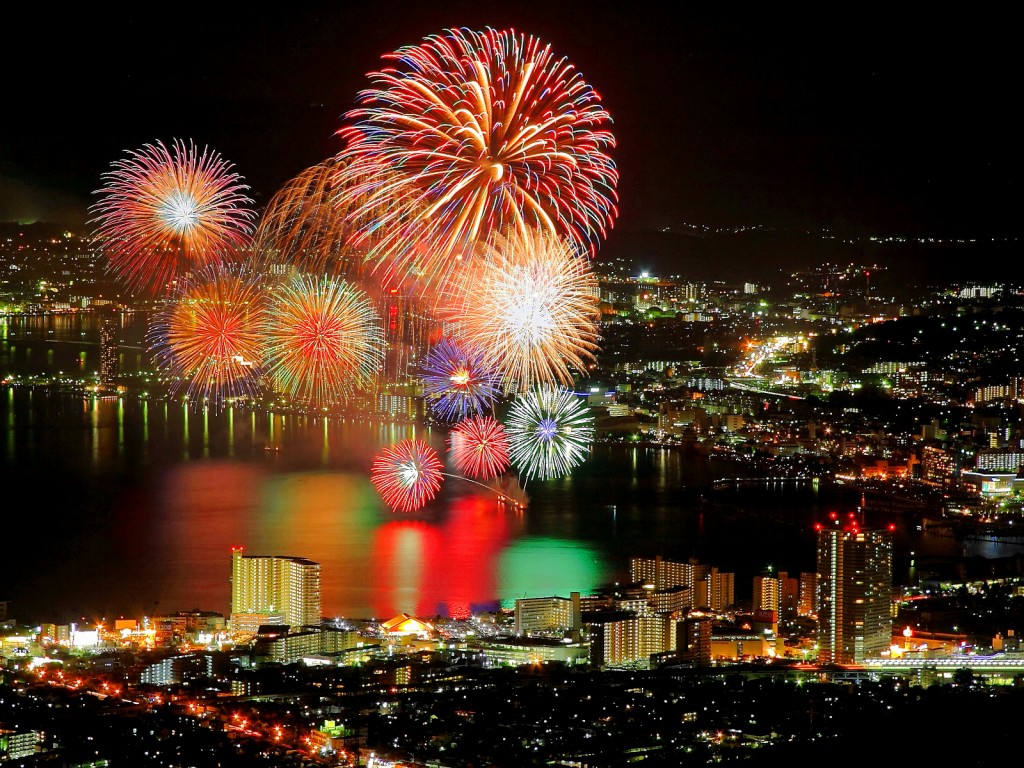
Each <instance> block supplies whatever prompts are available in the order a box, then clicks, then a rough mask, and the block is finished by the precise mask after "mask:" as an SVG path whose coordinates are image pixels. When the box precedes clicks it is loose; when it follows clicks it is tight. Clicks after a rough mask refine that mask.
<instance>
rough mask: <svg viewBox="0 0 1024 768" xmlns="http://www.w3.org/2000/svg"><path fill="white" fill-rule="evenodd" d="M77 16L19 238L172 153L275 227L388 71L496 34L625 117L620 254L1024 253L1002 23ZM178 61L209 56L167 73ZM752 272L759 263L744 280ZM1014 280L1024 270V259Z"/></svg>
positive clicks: (20, 160) (0, 186) (592, 11)
mask: <svg viewBox="0 0 1024 768" xmlns="http://www.w3.org/2000/svg"><path fill="white" fill-rule="evenodd" d="M69 13H70V14H71V16H68V17H65V18H67V22H66V23H65V24H63V25H60V24H58V25H54V28H53V29H47V26H46V25H47V22H46V20H44V19H43V18H41V17H40V16H39V15H38V14H39V12H38V11H37V10H19V11H15V18H14V20H13V21H12V25H11V28H12V29H13V28H18V29H21V30H31V31H35V32H37V33H38V34H39V36H40V38H41V39H42V40H45V47H44V48H43V49H42V50H45V55H46V56H47V57H48V59H49V60H50V61H51V62H52V66H55V67H56V68H57V69H58V71H60V73H61V76H60V78H58V79H56V80H54V79H51V78H49V77H48V76H46V75H44V72H47V71H49V70H47V69H46V68H41V67H40V68H37V67H32V66H25V63H24V62H26V61H32V60H34V58H33V57H34V56H39V55H40V52H39V49H34V50H30V49H28V47H27V46H26V47H25V48H22V47H21V45H20V41H19V42H16V43H15V45H14V46H12V47H11V48H9V49H8V50H7V54H8V55H10V56H11V57H12V62H11V67H10V69H11V71H18V72H19V73H20V77H21V79H20V81H19V83H18V89H17V92H16V97H15V98H16V99H17V101H18V103H19V110H18V112H17V116H16V119H13V120H9V121H7V122H6V124H5V125H4V126H3V128H2V129H0V130H2V134H0V135H2V136H3V138H4V140H3V141H2V142H0V146H2V147H3V150H0V152H2V154H0V220H9V219H20V218H65V219H79V220H81V219H83V218H84V214H85V208H86V206H87V205H88V204H89V203H91V202H92V199H91V195H92V193H93V191H94V190H96V189H97V188H98V187H99V185H100V174H101V173H102V172H103V171H105V170H106V169H107V168H108V167H109V165H110V163H112V162H113V161H114V160H116V159H117V158H119V157H121V156H122V153H123V152H124V151H125V150H127V149H131V148H133V147H138V146H141V145H142V144H143V143H146V142H152V141H155V140H163V141H170V140H171V139H172V138H182V139H193V140H195V141H196V142H197V143H199V144H200V145H206V146H209V147H210V148H211V149H213V150H216V151H219V152H220V153H222V155H223V156H224V157H225V159H227V160H228V161H230V162H232V163H234V164H235V169H236V170H237V171H238V173H239V174H241V175H242V177H243V178H244V179H245V180H246V181H247V183H249V184H250V185H251V188H252V195H253V197H254V200H255V201H256V204H257V206H262V205H264V204H266V202H267V201H268V200H269V198H270V196H271V195H272V194H273V193H274V192H275V191H276V190H277V189H278V188H279V187H280V186H281V185H282V184H283V183H284V182H286V181H288V180H289V179H290V178H292V177H294V176H295V175H297V174H298V173H300V172H302V171H303V170H305V169H306V168H307V167H309V166H311V165H313V164H316V163H318V162H320V161H322V160H324V159H326V158H327V157H329V156H331V155H332V154H334V153H336V152H337V151H339V150H340V149H341V148H342V145H341V142H340V139H339V138H338V137H337V136H336V135H335V133H336V131H337V130H339V129H340V128H341V127H342V124H343V120H342V116H343V114H344V113H345V112H346V111H347V110H349V109H351V108H352V107H353V106H354V105H355V100H356V97H357V93H358V92H359V90H360V89H361V88H365V87H367V85H368V82H369V81H368V79H367V77H366V73H367V72H369V71H370V70H372V69H376V68H378V67H380V66H381V65H382V63H383V61H382V59H381V57H382V56H383V55H384V54H385V53H388V52H389V51H392V50H394V49H396V48H397V47H399V46H402V45H414V44H417V43H419V42H420V41H421V39H422V38H423V37H424V36H426V35H429V34H434V33H439V32H441V31H442V30H443V29H445V28H449V27H459V26H467V27H470V28H482V27H484V26H493V27H495V28H499V29H500V28H506V27H511V28H514V29H516V30H517V31H522V32H524V33H527V34H535V35H538V36H539V37H540V38H541V39H542V40H544V41H545V42H548V43H550V44H551V46H552V50H553V51H554V53H555V54H556V55H559V56H562V55H564V56H566V57H567V58H568V60H569V61H571V62H572V63H573V64H574V65H575V66H576V67H577V68H578V70H579V72H580V73H581V74H582V75H583V76H584V77H585V78H586V79H587V80H588V82H590V83H591V84H593V86H594V87H595V88H596V89H597V91H598V92H599V93H600V94H601V97H602V99H603V101H604V103H605V104H606V106H607V107H608V109H609V112H610V114H611V116H612V119H613V121H614V126H613V130H614V132H615V135H616V140H617V141H616V147H615V148H614V149H613V150H612V157H613V159H614V160H615V162H616V164H617V166H618V169H619V172H620V175H621V182H620V185H619V189H618V192H619V198H620V199H619V210H620V214H619V217H618V221H617V222H616V223H615V226H614V227H613V229H612V231H611V232H610V234H609V237H608V241H607V242H606V243H605V244H603V246H602V248H601V249H600V250H601V252H602V253H604V254H607V255H615V254H621V253H622V252H623V251H628V250H629V249H630V248H632V246H633V243H635V242H636V239H635V238H636V237H638V236H639V235H641V234H643V233H658V232H663V231H665V230H666V229H667V230H668V231H670V232H678V231H680V230H683V231H684V232H685V228H686V225H687V224H690V225H699V226H707V227H712V228H714V227H741V226H762V227H773V228H778V229H792V228H808V227H810V228H813V229H817V230H825V229H829V230H831V231H839V232H852V233H856V234H861V235H872V236H883V237H884V236H915V235H922V234H923V235H926V236H931V237H940V238H941V237H961V238H988V237H999V238H1006V237H1010V238H1014V237H1016V236H1017V234H1018V232H1017V222H1016V217H1015V214H1014V209H1013V203H1012V200H1013V198H1014V195H1013V191H1014V190H1015V189H1016V187H1015V184H1017V177H1018V174H1019V170H1020V169H1019V164H1020V155H1019V150H1017V148H1016V145H1015V143H1013V142H1012V139H1011V138H1010V126H1011V125H1012V121H1011V120H1010V119H1009V114H1008V111H1009V109H1010V103H1009V102H1010V100H1009V99H1008V98H1007V97H1006V96H1005V95H1004V94H1005V93H1008V92H1009V91H1008V90H1006V85H1007V81H1008V78H1009V77H1010V73H1011V72H1012V69H1013V68H1012V66H1010V65H1009V61H1008V57H1009V52H1008V51H1009V50H1010V46H1008V45H1006V46H1003V45H1000V42H999V35H1000V34H1008V32H1007V31H1006V29H1005V26H1004V27H1003V28H1002V29H1000V28H999V25H992V24H990V22H989V20H988V19H986V18H982V17H980V14H978V15H977V16H971V15H968V17H967V18H966V19H957V20H956V21H955V22H954V21H953V20H943V19H930V20H923V19H921V18H919V17H917V16H914V15H911V14H909V13H908V14H906V15H899V14H897V15H896V16H895V17H893V16H892V14H891V13H890V12H887V14H886V18H885V21H884V26H883V25H882V23H881V22H879V20H878V19H877V18H876V17H874V16H873V15H872V14H871V13H870V9H868V10H867V11H865V12H863V13H862V14H860V15H857V16H855V17H854V18H849V19H844V20H843V23H842V25H838V27H837V26H835V25H828V26H825V25H819V24H818V23H817V22H816V20H813V19H809V18H806V17H802V16H799V15H797V14H792V15H790V16H788V17H787V16H786V15H785V14H771V13H767V12H765V13H762V14H760V15H759V14H754V15H749V14H745V15H742V16H738V17H732V16H730V17H729V18H726V17H724V16H723V15H722V14H714V13H706V14H700V13H695V12H686V13H683V14H682V15H681V16H676V15H670V14H666V13H665V12H662V11H660V10H656V9H655V8H653V7H652V6H646V7H641V8H640V9H630V10H629V11H628V12H627V11H625V10H624V9H618V8H617V7H616V6H614V5H613V4H606V3H595V4H591V5H590V6H588V7H584V8H581V7H579V6H568V5H557V4H556V5H551V4H544V5H537V6H533V5H531V4H527V5H521V6H517V8H516V9H514V10H511V9H509V10H505V9H498V10H495V9H482V8H480V7H478V6H476V5H472V4H468V3H467V4H459V3H455V4H448V5H446V6H444V7H441V8H437V9H433V10H427V9H422V8H416V9H408V11H407V12H406V13H403V14H402V15H401V20H400V21H396V20H395V19H393V18H387V19H383V18H381V17H379V16H377V15H376V13H375V12H374V11H371V10H369V9H368V8H366V7H364V6H361V5H357V4H346V3H342V4H330V5H328V4H312V5H306V6H304V7H303V8H302V9H300V10H298V11H297V12H296V13H294V14H293V15H291V16H285V17H283V18H279V17H275V18H274V19H273V20H272V21H271V20H270V18H269V17H253V18H250V17H243V16H241V15H238V14H235V13H233V12H231V10H230V9H228V8H226V7H218V6H215V7H214V8H212V9H209V10H208V11H207V12H206V13H204V15H203V17H202V19H201V20H197V21H195V22H194V23H192V26H190V27H188V28H187V30H184V31H183V29H182V28H180V27H179V26H177V25H174V24H167V23H166V22H165V21H164V20H162V19H157V18H149V17H146V16H144V15H130V14H129V15H119V14H117V13H114V12H111V11H104V10H102V9H89V10H88V11H81V12H77V11H71V12H69ZM137 13H141V12H137ZM993 27H995V28H993ZM44 31H45V34H44ZM24 37H25V39H34V37H33V36H32V35H30V34H27V35H25V36H24ZM183 38H184V40H185V42H182V39H183ZM954 39H955V40H956V41H957V43H958V44H959V45H958V46H957V47H956V48H955V49H954V48H952V47H949V48H948V49H947V47H946V46H945V45H944V42H945V41H947V40H954ZM176 48H181V49H184V50H185V51H187V52H186V53H179V52H175V53H174V54H169V53H167V52H168V51H172V50H176ZM16 65H17V66H16ZM69 119H70V121H71V125H72V128H71V130H72V133H73V136H74V138H73V140H70V141H69V140H68V139H67V138H66V134H67V132H68V123H69ZM26 203H28V206H27V207H26V205H25V204H26ZM33 204H36V209H37V210H33ZM673 258H677V259H685V258H686V257H685V255H684V256H678V255H677V256H675V257H673ZM692 258H694V259H698V260H699V259H706V258H709V257H707V256H704V257H701V256H699V255H698V256H695V257H692ZM745 258H751V257H747V256H745V254H744V253H743V252H742V249H737V252H736V253H735V254H734V256H733V259H734V260H735V263H736V265H737V267H738V268H742V266H743V262H744V259H745ZM778 258H780V259H781V258H783V257H782V256H779V257H778ZM996 258H997V259H999V260H1000V263H1002V264H1003V266H1004V268H1005V270H1006V271H1007V273H1011V272H1013V270H1014V269H1015V261H1016V260H1011V259H1010V258H1008V257H1006V256H1005V255H1004V254H999V255H998V256H997V257H996ZM897 263H898V260H897Z"/></svg>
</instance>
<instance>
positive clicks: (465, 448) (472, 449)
mask: <svg viewBox="0 0 1024 768" xmlns="http://www.w3.org/2000/svg"><path fill="white" fill-rule="evenodd" d="M449 439H450V442H451V457H452V461H453V462H454V463H455V466H456V467H457V468H458V470H459V471H460V472H464V473H465V474H467V475H469V476H470V477H472V478H475V479H477V480H490V479H492V478H495V477H497V476H498V475H500V474H501V473H502V472H504V471H505V470H506V469H508V465H509V458H508V450H509V444H508V435H506V434H505V428H504V427H503V426H502V425H501V424H500V423H498V422H497V421H495V420H494V419H493V418H492V417H490V416H473V417H471V418H468V419H465V420H463V421H460V422H459V423H458V424H456V425H455V426H454V427H453V428H452V431H451V435H450V438H449Z"/></svg>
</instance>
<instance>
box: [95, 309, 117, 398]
mask: <svg viewBox="0 0 1024 768" xmlns="http://www.w3.org/2000/svg"><path fill="white" fill-rule="evenodd" d="M119 332H120V326H119V325H118V321H117V319H116V318H114V317H104V318H103V319H102V320H101V321H100V385H101V386H102V387H104V388H105V389H113V387H114V386H115V385H116V384H117V369H118V359H117V358H118V353H119V350H118V341H117V337H118V334H119Z"/></svg>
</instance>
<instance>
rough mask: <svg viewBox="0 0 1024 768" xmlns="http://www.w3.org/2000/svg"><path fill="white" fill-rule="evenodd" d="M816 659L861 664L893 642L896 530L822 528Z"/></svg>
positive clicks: (850, 527) (825, 662)
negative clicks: (892, 605)
mask: <svg viewBox="0 0 1024 768" xmlns="http://www.w3.org/2000/svg"><path fill="white" fill-rule="evenodd" d="M817 556H818V660H819V661H820V662H821V663H823V664H860V663H861V662H863V661H864V659H866V658H873V657H877V656H879V655H880V654H881V653H882V652H883V651H885V650H887V649H888V648H889V646H890V644H891V643H892V615H891V613H890V607H891V604H892V532H891V531H889V530H880V529H872V530H864V529H861V528H860V527H858V526H856V525H847V526H846V527H840V526H839V525H838V523H837V524H836V525H834V526H826V527H824V528H821V529H819V531H818V552H817Z"/></svg>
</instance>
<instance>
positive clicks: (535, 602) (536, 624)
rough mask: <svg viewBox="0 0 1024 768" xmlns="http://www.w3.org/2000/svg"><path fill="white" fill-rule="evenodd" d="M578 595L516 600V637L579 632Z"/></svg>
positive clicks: (574, 593) (576, 593) (575, 593)
mask: <svg viewBox="0 0 1024 768" xmlns="http://www.w3.org/2000/svg"><path fill="white" fill-rule="evenodd" d="M579 617H580V593H579V592H573V593H571V594H570V596H569V597H567V598H566V597H526V598H520V599H518V600H516V605H515V633H516V634H517V635H534V634H552V633H554V634H564V633H568V632H572V631H573V630H579V627H580V619H579Z"/></svg>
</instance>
